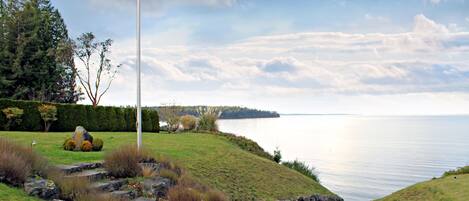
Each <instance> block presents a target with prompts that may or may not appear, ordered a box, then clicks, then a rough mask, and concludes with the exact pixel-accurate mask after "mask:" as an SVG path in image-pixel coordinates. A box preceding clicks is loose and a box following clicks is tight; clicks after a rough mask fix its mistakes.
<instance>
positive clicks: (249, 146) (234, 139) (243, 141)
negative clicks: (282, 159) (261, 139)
mask: <svg viewBox="0 0 469 201" xmlns="http://www.w3.org/2000/svg"><path fill="white" fill-rule="evenodd" d="M217 135H220V136H223V137H225V138H226V139H228V140H229V141H230V142H231V143H233V144H235V145H237V146H238V147H239V148H241V149H243V150H245V151H248V152H250V153H252V154H255V155H257V156H260V157H262V158H266V159H269V160H274V157H273V156H272V155H271V154H270V153H268V152H266V151H264V149H263V148H262V147H261V146H259V144H257V142H254V141H252V140H250V139H248V138H245V137H243V136H237V135H234V134H230V133H218V134H217Z"/></svg>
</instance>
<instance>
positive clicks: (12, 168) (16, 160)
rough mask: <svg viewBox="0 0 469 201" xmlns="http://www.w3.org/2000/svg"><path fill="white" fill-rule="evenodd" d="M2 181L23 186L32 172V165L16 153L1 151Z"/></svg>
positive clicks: (0, 169)
mask: <svg viewBox="0 0 469 201" xmlns="http://www.w3.org/2000/svg"><path fill="white" fill-rule="evenodd" d="M0 161H2V163H0V182H3V183H6V184H10V185H13V186H21V185H22V184H23V183H24V182H25V181H26V178H27V177H28V176H29V175H30V174H31V166H30V165H29V164H27V163H26V161H25V160H23V159H22V158H20V157H19V156H18V155H16V154H14V153H0Z"/></svg>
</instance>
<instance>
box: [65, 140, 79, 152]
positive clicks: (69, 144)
mask: <svg viewBox="0 0 469 201" xmlns="http://www.w3.org/2000/svg"><path fill="white" fill-rule="evenodd" d="M76 146H77V143H76V142H75V140H72V138H69V139H66V140H65V142H64V144H63V148H64V150H67V151H73V150H75V148H76Z"/></svg>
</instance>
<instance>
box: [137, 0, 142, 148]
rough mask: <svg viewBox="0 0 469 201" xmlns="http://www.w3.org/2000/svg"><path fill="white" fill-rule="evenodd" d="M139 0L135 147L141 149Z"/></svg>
mask: <svg viewBox="0 0 469 201" xmlns="http://www.w3.org/2000/svg"><path fill="white" fill-rule="evenodd" d="M140 9H141V5H140V0H137V147H138V149H140V148H142V105H141V104H142V100H141V86H140V59H141V47H140V41H141V40H140V28H141V27H140Z"/></svg>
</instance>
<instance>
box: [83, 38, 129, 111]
mask: <svg viewBox="0 0 469 201" xmlns="http://www.w3.org/2000/svg"><path fill="white" fill-rule="evenodd" d="M95 40H96V38H95V36H94V35H93V33H84V34H82V35H81V36H80V37H78V38H77V40H76V42H75V48H74V49H75V56H76V57H77V58H78V59H79V60H80V61H81V62H82V64H83V67H84V71H82V70H78V69H77V68H75V74H76V75H77V77H78V80H79V81H80V84H81V86H82V87H83V88H84V89H85V92H86V95H87V96H88V98H89V99H90V100H91V103H92V104H93V107H96V106H98V104H99V102H100V101H101V98H102V96H103V95H104V94H106V92H107V91H108V90H109V88H110V87H111V84H112V81H113V80H114V79H115V78H116V76H117V73H118V69H119V68H120V66H121V64H119V65H112V64H111V60H110V59H109V53H110V51H111V50H110V48H111V46H112V40H111V39H107V40H105V41H103V42H96V41H95ZM95 60H98V64H97V65H96V64H95V63H94V61H95ZM93 78H94V79H93ZM102 84H104V87H103V85H102Z"/></svg>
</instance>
